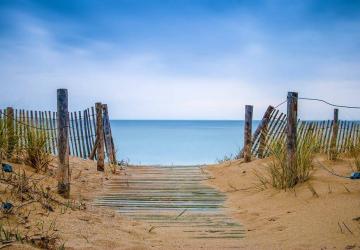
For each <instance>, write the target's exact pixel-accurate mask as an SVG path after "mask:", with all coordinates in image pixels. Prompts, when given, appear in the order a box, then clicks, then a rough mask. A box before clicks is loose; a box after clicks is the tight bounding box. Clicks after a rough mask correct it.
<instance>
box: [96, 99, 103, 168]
mask: <svg viewBox="0 0 360 250" xmlns="http://www.w3.org/2000/svg"><path fill="white" fill-rule="evenodd" d="M95 107H96V137H97V139H98V141H99V142H98V144H97V150H96V151H97V170H98V171H104V167H105V162H104V159H105V152H104V130H103V121H102V119H103V115H102V104H101V103H99V102H98V103H96V104H95Z"/></svg>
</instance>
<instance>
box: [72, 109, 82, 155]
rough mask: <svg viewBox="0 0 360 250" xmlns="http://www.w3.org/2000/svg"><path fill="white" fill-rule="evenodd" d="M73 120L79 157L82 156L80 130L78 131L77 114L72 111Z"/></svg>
mask: <svg viewBox="0 0 360 250" xmlns="http://www.w3.org/2000/svg"><path fill="white" fill-rule="evenodd" d="M74 122H75V128H76V135H77V145H78V150H79V155H78V156H79V157H83V153H82V148H81V138H80V131H79V124H78V119H77V114H76V112H74Z"/></svg>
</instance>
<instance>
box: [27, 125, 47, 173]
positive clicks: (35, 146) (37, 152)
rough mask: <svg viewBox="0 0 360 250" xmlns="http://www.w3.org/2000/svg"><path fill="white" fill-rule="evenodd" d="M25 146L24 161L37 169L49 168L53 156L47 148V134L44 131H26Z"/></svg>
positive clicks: (44, 169) (45, 169)
mask: <svg viewBox="0 0 360 250" xmlns="http://www.w3.org/2000/svg"><path fill="white" fill-rule="evenodd" d="M25 140H26V143H25V145H26V146H25V147H24V161H25V163H26V164H27V165H29V166H31V167H33V168H35V170H36V171H44V172H46V171H47V170H48V166H49V164H50V162H51V161H52V156H51V154H50V152H48V150H47V135H46V133H45V132H43V131H36V130H34V129H29V130H28V131H27V133H26V138H25Z"/></svg>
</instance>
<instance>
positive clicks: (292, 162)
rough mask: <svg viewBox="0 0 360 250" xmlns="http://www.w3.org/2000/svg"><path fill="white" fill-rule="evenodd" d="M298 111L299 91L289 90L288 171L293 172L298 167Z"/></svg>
mask: <svg viewBox="0 0 360 250" xmlns="http://www.w3.org/2000/svg"><path fill="white" fill-rule="evenodd" d="M297 111H298V93H296V92H288V95H287V141H286V143H287V147H286V150H287V157H286V160H287V165H286V166H287V171H289V172H290V173H291V172H293V171H294V170H295V168H296V160H297V159H296V127H297Z"/></svg>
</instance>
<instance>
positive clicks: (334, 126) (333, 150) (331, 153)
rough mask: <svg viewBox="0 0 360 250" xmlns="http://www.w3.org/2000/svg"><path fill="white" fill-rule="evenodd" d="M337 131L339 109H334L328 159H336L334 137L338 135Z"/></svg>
mask: <svg viewBox="0 0 360 250" xmlns="http://www.w3.org/2000/svg"><path fill="white" fill-rule="evenodd" d="M338 131H339V109H334V121H333V128H332V136H331V146H330V160H336V158H337V149H336V146H337V145H336V139H337V136H338Z"/></svg>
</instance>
